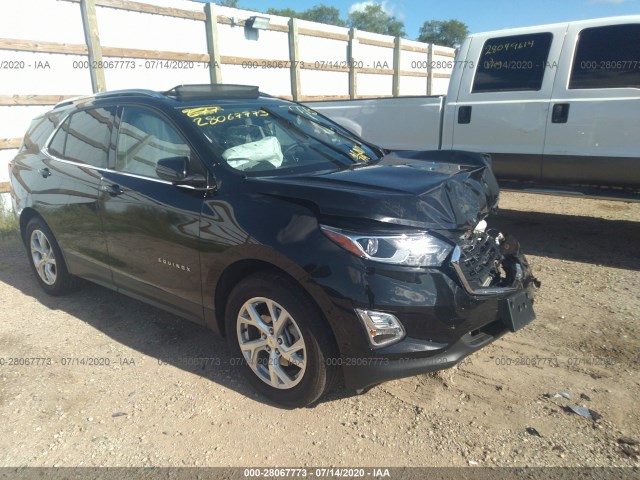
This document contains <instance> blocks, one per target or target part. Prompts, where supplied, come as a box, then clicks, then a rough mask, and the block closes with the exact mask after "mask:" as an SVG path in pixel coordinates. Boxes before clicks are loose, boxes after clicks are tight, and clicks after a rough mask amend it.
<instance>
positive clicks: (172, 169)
mask: <svg viewBox="0 0 640 480" xmlns="http://www.w3.org/2000/svg"><path fill="white" fill-rule="evenodd" d="M188 168H189V159H188V158H187V157H169V158H162V159H160V160H158V164H157V165H156V175H158V178H160V179H162V180H168V181H169V182H179V181H181V180H183V179H184V178H186V177H187V172H188Z"/></svg>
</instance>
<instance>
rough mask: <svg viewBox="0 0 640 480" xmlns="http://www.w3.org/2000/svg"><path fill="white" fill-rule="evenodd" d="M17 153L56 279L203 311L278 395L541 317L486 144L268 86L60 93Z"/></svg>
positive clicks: (422, 363) (28, 240)
mask: <svg viewBox="0 0 640 480" xmlns="http://www.w3.org/2000/svg"><path fill="white" fill-rule="evenodd" d="M10 171H11V185H12V199H13V202H14V211H15V212H16V214H17V215H18V216H19V220H20V229H21V233H22V236H23V238H24V242H25V245H26V248H27V252H28V256H29V259H30V261H31V266H32V267H33V270H34V272H35V274H36V275H35V277H36V279H37V281H38V282H39V283H40V285H41V286H42V288H43V289H44V290H45V291H46V292H47V293H49V294H52V295H61V294H64V293H67V292H69V291H71V290H73V289H74V288H75V287H76V285H77V283H78V278H79V277H81V278H84V279H87V280H90V281H92V282H96V283H98V284H101V285H104V286H106V287H109V288H112V289H115V290H117V291H119V292H122V293H125V294H127V295H130V296H132V297H135V298H138V299H141V300H144V301H146V302H149V303H151V304H154V305H156V306H158V307H161V308H164V309H167V310H169V311H171V312H174V313H176V314H178V315H180V316H183V317H185V318H188V319H190V320H193V321H196V322H198V323H202V324H205V325H207V326H208V327H210V328H211V329H213V330H214V331H216V332H218V333H219V334H222V335H226V337H227V339H228V344H229V347H230V349H231V351H232V354H233V355H234V358H238V359H241V362H239V363H241V364H242V366H241V368H242V370H243V371H244V372H245V374H246V375H247V378H248V380H249V381H250V382H251V383H252V384H253V386H254V387H255V388H256V389H257V390H259V391H260V392H262V393H263V394H264V395H265V396H267V397H269V398H271V399H272V400H275V401H276V402H279V403H282V404H285V405H289V406H302V405H308V404H310V403H312V402H314V401H316V400H317V399H318V398H319V397H320V396H321V395H322V394H323V392H325V391H326V390H327V389H328V388H329V387H330V386H331V385H332V384H333V382H334V380H336V379H337V378H338V377H340V376H343V378H344V382H345V384H346V386H347V387H349V388H353V389H357V390H362V389H365V388H366V387H369V386H371V385H375V384H377V383H380V382H383V381H385V380H390V379H394V378H399V377H404V376H410V375H415V374H419V373H423V372H428V371H433V370H438V369H443V368H447V367H450V366H453V365H455V364H456V363H457V362H459V361H460V360H461V359H462V358H464V357H465V356H467V355H469V354H470V353H472V352H474V351H476V350H478V349H480V348H481V347H483V346H484V345H487V344H488V343H489V342H491V341H493V340H495V339H496V338H498V337H499V336H501V335H502V334H504V333H505V332H507V331H515V330H516V329H518V328H520V327H522V326H523V325H525V324H527V323H528V322H530V321H531V320H532V319H533V318H534V313H533V310H532V301H533V300H532V290H533V284H534V283H535V279H534V278H533V277H532V275H531V273H530V270H529V267H528V266H527V263H526V260H525V258H524V257H523V256H522V255H521V254H520V252H519V246H518V244H517V242H516V241H515V240H514V239H513V238H511V237H509V236H506V237H504V236H503V235H502V234H498V233H497V232H494V233H492V232H491V231H487V230H486V222H485V221H484V218H485V217H486V216H487V215H488V214H489V213H491V212H492V211H494V210H495V209H496V208H497V204H498V187H497V184H496V180H495V178H494V176H493V174H492V172H491V168H490V158H489V157H487V156H483V155H480V154H475V153H467V152H456V151H436V152H389V151H385V150H383V149H381V148H378V147H376V146H375V145H371V144H368V143H366V142H364V141H363V140H361V139H359V138H358V137H357V136H355V135H354V134H353V133H352V132H350V131H349V130H346V129H344V128H342V127H341V126H339V125H337V124H336V123H334V122H332V121H330V120H328V119H327V118H325V117H323V116H322V115H320V114H318V113H317V112H315V111H313V110H310V109H309V108H306V107H304V106H303V105H300V104H297V103H292V102H288V101H285V100H281V99H277V98H272V97H270V96H269V95H265V94H261V93H259V91H258V89H257V87H249V86H238V85H187V86H179V87H176V88H174V89H172V90H170V91H168V92H164V93H158V92H153V91H147V90H124V91H117V92H110V93H104V94H98V95H94V96H90V97H86V98H80V99H75V100H70V101H66V102H63V103H60V104H58V105H57V106H56V107H55V108H53V109H52V110H51V111H49V112H48V113H46V114H44V115H41V116H40V117H38V118H36V119H35V120H33V123H32V124H31V127H30V128H29V130H28V132H27V134H26V135H25V138H24V143H23V145H22V146H21V148H20V150H19V153H18V155H17V156H16V158H15V159H14V160H13V162H12V163H11V165H10Z"/></svg>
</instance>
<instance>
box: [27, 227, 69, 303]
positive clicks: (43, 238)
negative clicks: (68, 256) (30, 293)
mask: <svg viewBox="0 0 640 480" xmlns="http://www.w3.org/2000/svg"><path fill="white" fill-rule="evenodd" d="M24 240H25V246H26V248H27V255H28V257H29V264H30V265H31V269H32V270H33V273H34V274H35V276H36V280H38V283H39V284H40V286H41V287H42V289H43V290H44V291H45V292H46V293H48V294H49V295H53V296H60V295H66V294H67V293H70V292H72V291H74V290H76V289H77V287H78V279H77V277H74V276H73V275H71V274H70V273H69V270H67V265H66V263H65V261H64V257H63V256H62V251H61V250H60V247H59V246H58V242H57V241H56V239H55V237H54V236H53V233H52V232H51V229H50V228H49V227H48V226H47V224H46V223H44V221H43V220H42V219H41V218H39V217H34V218H32V219H31V220H29V223H27V228H26V230H25V239H24Z"/></svg>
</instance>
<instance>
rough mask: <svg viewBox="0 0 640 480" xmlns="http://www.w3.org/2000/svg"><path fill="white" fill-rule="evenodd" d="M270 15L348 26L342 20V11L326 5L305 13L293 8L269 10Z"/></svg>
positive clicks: (310, 9) (312, 8)
mask: <svg viewBox="0 0 640 480" xmlns="http://www.w3.org/2000/svg"><path fill="white" fill-rule="evenodd" d="M267 13H268V14H270V15H280V16H281V17H294V18H299V19H301V20H309V21H310V22H318V23H326V24H328V25H337V26H338V27H344V26H346V22H345V21H344V20H342V19H341V18H340V10H338V9H337V8H335V7H328V6H326V5H322V4H321V5H316V6H315V7H311V8H309V9H307V10H304V11H303V12H296V11H295V10H294V9H292V8H270V9H269V10H267Z"/></svg>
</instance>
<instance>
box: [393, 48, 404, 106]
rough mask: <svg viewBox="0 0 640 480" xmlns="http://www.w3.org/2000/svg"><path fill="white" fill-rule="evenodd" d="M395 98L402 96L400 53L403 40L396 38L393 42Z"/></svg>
mask: <svg viewBox="0 0 640 480" xmlns="http://www.w3.org/2000/svg"><path fill="white" fill-rule="evenodd" d="M393 44H394V45H393V92H392V94H393V96H394V97H399V96H400V52H401V47H402V39H401V38H400V37H396V38H395V39H394V41H393Z"/></svg>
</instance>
